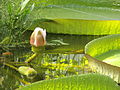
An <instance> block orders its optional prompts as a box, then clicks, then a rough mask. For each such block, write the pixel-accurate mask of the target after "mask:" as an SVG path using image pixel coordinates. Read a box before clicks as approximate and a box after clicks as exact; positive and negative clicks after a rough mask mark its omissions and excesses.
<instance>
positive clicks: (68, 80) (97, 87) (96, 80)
mask: <svg viewBox="0 0 120 90" xmlns="http://www.w3.org/2000/svg"><path fill="white" fill-rule="evenodd" d="M36 89H37V90H119V89H120V87H119V86H118V85H117V84H116V83H115V82H114V81H113V80H112V79H111V78H109V77H107V76H104V75H99V74H82V75H79V76H78V75H76V76H69V77H64V78H58V79H52V80H43V81H39V82H36V83H33V84H31V85H28V86H25V87H23V88H20V89H18V90H36Z"/></svg>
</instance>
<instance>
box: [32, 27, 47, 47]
mask: <svg viewBox="0 0 120 90" xmlns="http://www.w3.org/2000/svg"><path fill="white" fill-rule="evenodd" d="M30 44H31V45H33V46H36V47H39V46H44V45H46V30H43V29H42V28H39V27H37V28H35V30H34V31H33V33H32V34H31V37H30Z"/></svg>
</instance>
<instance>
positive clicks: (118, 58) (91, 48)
mask: <svg viewBox="0 0 120 90" xmlns="http://www.w3.org/2000/svg"><path fill="white" fill-rule="evenodd" d="M85 53H86V55H85V56H86V57H87V58H88V61H89V65H90V67H91V68H92V70H94V71H97V72H99V73H102V74H105V75H108V76H110V77H112V78H113V79H114V80H115V81H117V82H119V83H120V63H119V62H120V34H116V35H110V36H104V37H102V38H99V39H95V40H93V41H91V42H89V43H88V44H87V45H86V46H85Z"/></svg>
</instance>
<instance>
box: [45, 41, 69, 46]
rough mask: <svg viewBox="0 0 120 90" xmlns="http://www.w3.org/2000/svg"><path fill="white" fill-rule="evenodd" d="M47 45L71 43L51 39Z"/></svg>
mask: <svg viewBox="0 0 120 90" xmlns="http://www.w3.org/2000/svg"><path fill="white" fill-rule="evenodd" d="M47 45H56V46H62V45H69V44H68V43H65V42H63V40H51V41H50V42H48V43H47Z"/></svg>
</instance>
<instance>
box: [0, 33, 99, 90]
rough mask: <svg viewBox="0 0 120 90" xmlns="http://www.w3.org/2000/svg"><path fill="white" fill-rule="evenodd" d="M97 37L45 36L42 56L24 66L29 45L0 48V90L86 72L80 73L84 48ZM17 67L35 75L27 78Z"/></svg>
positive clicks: (29, 50)
mask: <svg viewBox="0 0 120 90" xmlns="http://www.w3.org/2000/svg"><path fill="white" fill-rule="evenodd" d="M97 37H99V36H77V35H55V34H48V36H47V43H48V45H47V46H46V47H45V50H44V52H43V53H40V54H39V55H38V56H37V57H35V58H34V59H33V60H32V61H31V62H30V63H25V60H26V59H27V58H29V57H31V56H32V55H33V54H34V53H33V52H32V51H31V46H30V45H29V44H27V45H23V46H19V45H18V46H15V47H13V46H9V47H7V48H5V46H4V48H3V47H2V45H1V47H0V48H1V51H0V53H1V55H0V90H14V89H16V88H18V87H22V86H24V85H27V84H29V83H32V82H36V81H40V80H47V79H53V78H58V77H64V76H69V75H76V74H81V73H85V72H88V71H87V69H86V70H84V68H83V64H84V61H83V60H82V59H81V58H82V57H83V56H84V46H85V45H86V44H87V43H88V42H89V41H91V40H93V39H95V38H97ZM52 40H54V41H55V42H54V41H52ZM51 41H52V42H51ZM56 41H57V43H56ZM6 46H7V45H6ZM21 66H26V67H31V68H33V69H34V70H35V71H36V72H37V75H36V76H35V77H34V78H29V77H28V76H26V75H22V74H20V73H19V72H18V71H17V70H16V69H18V68H19V67H21ZM14 67H15V68H14Z"/></svg>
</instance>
